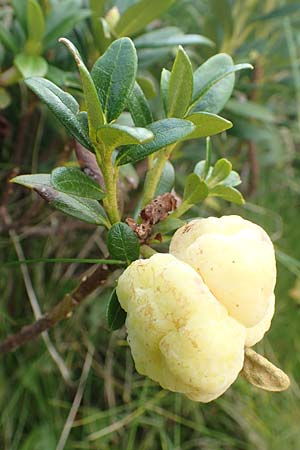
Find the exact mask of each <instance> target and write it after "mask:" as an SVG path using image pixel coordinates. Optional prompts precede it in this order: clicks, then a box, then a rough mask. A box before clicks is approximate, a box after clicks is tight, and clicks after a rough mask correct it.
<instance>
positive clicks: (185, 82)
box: [168, 47, 193, 118]
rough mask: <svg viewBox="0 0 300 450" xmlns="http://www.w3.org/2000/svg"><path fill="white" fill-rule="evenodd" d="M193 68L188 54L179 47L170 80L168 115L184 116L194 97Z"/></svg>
mask: <svg viewBox="0 0 300 450" xmlns="http://www.w3.org/2000/svg"><path fill="white" fill-rule="evenodd" d="M192 93H193V69H192V64H191V61H190V59H189V57H188V55H187V54H186V53H185V51H184V50H183V48H182V47H179V49H178V52H177V55H176V58H175V61H174V64H173V67H172V71H171V76H170V81H169V93H168V98H169V102H168V106H169V110H168V116H169V117H180V118H181V117H183V116H184V114H185V112H186V110H187V108H188V106H189V104H190V102H191V99H192Z"/></svg>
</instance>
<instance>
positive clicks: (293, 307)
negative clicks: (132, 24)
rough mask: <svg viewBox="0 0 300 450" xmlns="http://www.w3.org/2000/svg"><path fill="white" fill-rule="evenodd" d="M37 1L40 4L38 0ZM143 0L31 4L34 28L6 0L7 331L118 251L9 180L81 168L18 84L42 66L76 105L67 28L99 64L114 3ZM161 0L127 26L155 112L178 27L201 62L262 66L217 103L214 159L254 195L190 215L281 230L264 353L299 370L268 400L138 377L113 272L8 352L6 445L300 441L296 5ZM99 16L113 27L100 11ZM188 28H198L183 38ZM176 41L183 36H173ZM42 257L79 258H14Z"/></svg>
mask: <svg viewBox="0 0 300 450" xmlns="http://www.w3.org/2000/svg"><path fill="white" fill-rule="evenodd" d="M29 3H30V4H31V7H32V8H34V7H35V6H34V4H35V2H34V1H30V2H29ZM133 3H136V2H135V1H132V0H122V1H121V0H120V1H113V0H111V1H110V0H109V1H106V2H102V1H93V0H91V1H90V2H88V1H84V0H82V1H80V0H63V1H58V0H51V1H48V0H41V1H40V3H39V4H40V6H41V8H42V10H43V11H44V15H45V17H46V25H45V30H42V31H41V30H39V29H38V28H39V27H38V26H37V12H36V10H33V15H32V17H34V22H32V23H30V20H31V19H30V18H28V14H27V1H25V0H24V1H23V0H15V1H12V2H9V1H4V0H2V1H1V2H0V5H1V10H0V18H1V27H0V41H1V42H2V44H1V46H0V67H1V70H0V105H1V108H2V110H1V111H0V142H1V150H0V151H1V159H0V169H1V172H0V181H1V195H2V197H1V219H0V229H1V237H0V257H1V260H2V262H3V264H2V265H1V267H0V292H1V303H0V334H1V337H2V338H3V339H4V338H5V336H7V335H8V334H9V333H12V332H15V331H17V330H19V329H20V328H21V326H22V325H24V324H27V323H30V322H32V321H33V320H34V316H35V317H37V316H38V315H39V314H40V310H41V311H43V312H44V311H47V310H49V309H50V308H51V306H53V305H55V304H56V303H57V301H58V300H59V299H61V298H62V297H63V295H64V294H65V293H66V292H68V291H69V290H70V289H72V287H73V286H75V285H76V277H77V276H78V275H79V274H81V273H82V272H83V271H84V270H85V269H86V270H88V269H89V268H90V267H88V266H86V265H84V264H83V263H81V262H80V259H82V258H99V257H102V255H103V254H104V255H106V254H107V250H106V247H105V242H104V240H103V237H102V231H101V228H99V229H95V227H94V226H92V225H86V224H83V223H81V222H79V221H76V220H75V219H71V218H67V217H65V216H63V215H62V214H61V213H59V212H56V211H53V210H51V209H50V208H49V207H48V206H47V205H45V203H44V202H43V201H42V199H40V198H38V197H37V196H36V194H34V193H28V192H27V191H25V190H24V189H22V188H21V187H11V185H9V184H8V183H7V182H6V181H7V180H8V179H9V178H11V177H12V176H14V174H16V173H17V170H18V171H19V172H20V173H31V172H32V173H35V172H37V171H38V172H49V171H50V170H51V169H52V168H53V167H54V166H56V165H63V164H69V165H75V164H76V163H75V158H74V155H73V147H74V144H73V141H72V140H70V139H69V137H68V136H67V135H66V133H65V131H64V130H63V129H62V127H61V126H60V125H59V124H58V123H57V121H56V120H55V119H54V117H53V116H52V115H51V114H50V113H49V111H48V110H47V109H46V108H45V107H44V106H43V105H41V104H40V103H39V102H38V100H37V98H36V97H34V95H33V94H32V93H30V92H29V91H28V90H27V88H26V87H25V84H24V83H23V82H22V78H23V77H26V76H27V74H28V71H32V70H35V71H37V72H38V73H43V75H44V74H45V73H47V75H46V76H47V77H48V78H49V79H51V80H53V81H55V82H58V83H59V84H60V85H61V86H62V87H63V88H65V89H68V90H69V91H70V92H72V93H73V94H76V95H77V96H78V97H79V98H80V87H79V86H80V85H79V80H78V78H77V74H76V70H75V64H74V62H73V60H72V58H71V57H70V56H69V54H68V53H67V50H66V49H65V48H64V47H63V46H62V45H59V44H58V43H57V38H58V37H60V36H68V37H69V38H70V39H71V40H72V41H73V42H74V43H75V44H76V46H77V47H78V48H79V49H80V51H81V54H82V55H83V57H84V58H85V61H86V63H87V64H88V66H89V67H91V65H92V63H93V62H94V61H95V59H96V58H97V57H98V56H99V54H101V53H102V52H103V51H104V49H105V48H106V46H107V45H108V42H109V41H110V40H111V39H113V38H114V36H109V34H108V31H107V30H108V28H109V26H110V27H113V26H114V24H115V23H116V19H117V17H118V12H117V10H116V9H111V8H112V7H117V8H118V11H119V12H120V13H121V14H123V13H124V12H125V11H126V9H127V8H128V7H130V5H131V4H133ZM150 3H151V2H148V4H150ZM154 3H155V5H156V4H157V5H160V6H161V5H163V4H167V3H168V4H169V5H168V6H169V8H167V7H166V8H165V10H164V8H162V10H161V11H160V12H161V14H160V15H159V8H158V6H157V9H156V15H154V16H153V20H151V21H150V24H147V23H145V24H144V25H145V26H143V24H142V28H141V29H138V30H133V31H132V33H130V32H129V33H128V34H129V35H130V36H131V37H133V38H135V41H136V44H137V47H138V46H139V45H140V47H139V61H140V66H139V67H140V73H139V76H140V80H141V83H142V84H143V88H144V90H145V92H146V93H147V96H148V98H150V99H151V103H152V107H153V110H154V111H155V114H156V116H157V117H160V108H161V106H160V105H159V104H158V103H157V101H156V92H157V90H158V76H159V74H160V71H161V69H162V67H167V68H170V67H171V65H172V61H173V59H174V54H175V52H176V45H173V44H174V43H175V44H176V39H175V38H176V36H177V40H178V39H179V38H178V36H181V38H180V39H181V41H182V42H186V45H184V47H185V49H186V51H187V52H188V53H189V55H190V57H191V59H192V61H193V63H194V64H195V66H196V65H197V64H199V63H201V62H202V61H204V60H205V59H206V58H207V57H209V56H211V55H213V54H215V53H218V52H227V53H229V54H230V55H231V56H232V57H233V59H234V60H235V62H236V63H239V62H250V63H252V64H253V65H254V67H255V69H254V71H253V72H252V73H250V74H249V73H247V74H246V73H245V74H243V73H242V74H239V75H237V84H236V89H235V91H234V96H233V97H232V99H231V100H230V101H229V102H228V103H227V104H226V106H225V109H224V111H223V112H222V115H223V116H224V117H226V118H228V119H230V120H232V121H233V123H234V127H233V128H232V129H231V130H229V132H227V133H226V135H221V136H218V137H214V138H213V139H212V143H213V149H214V158H215V159H217V157H220V156H225V157H227V158H228V159H230V160H231V161H232V163H233V166H234V169H235V170H237V171H238V172H239V173H240V174H241V177H242V180H243V184H242V189H241V190H242V192H243V194H244V196H245V198H246V200H247V203H246V205H245V206H242V207H237V206H235V207H232V206H230V207H229V206H228V204H226V202H224V201H220V202H219V201H216V200H214V201H212V200H209V201H206V202H205V203H204V205H203V206H202V207H201V208H200V209H199V208H198V209H197V208H194V210H193V214H194V215H195V216H197V215H203V216H207V215H213V214H214V215H222V214H229V213H237V214H240V215H242V216H243V217H246V218H250V219H251V220H253V221H255V222H257V223H259V224H260V225H262V226H263V227H265V229H266V230H267V231H268V232H269V233H270V235H271V236H272V238H273V240H274V243H275V245H276V250H277V257H278V284H277V310H276V314H275V316H274V319H273V326H272V330H271V331H270V332H269V333H268V335H267V337H266V338H265V339H264V341H263V343H261V344H259V345H258V347H259V349H258V350H259V351H260V352H261V353H265V354H266V355H268V356H269V357H270V359H271V360H272V361H273V362H275V363H278V364H279V365H280V367H282V368H283V369H284V370H285V371H286V372H287V373H288V374H289V375H290V377H291V379H292V386H291V388H290V389H289V391H287V392H285V393H281V394H269V393H265V392H262V391H258V390H257V389H255V388H253V387H251V386H250V385H248V384H247V383H246V382H245V381H244V380H243V379H239V380H238V381H237V382H236V383H235V384H234V386H233V387H232V388H231V389H230V390H229V391H228V392H227V393H226V394H225V395H224V396H223V397H221V398H220V399H219V400H217V401H214V402H213V403H211V404H208V405H203V404H197V403H193V402H191V401H189V400H186V399H184V398H183V397H182V396H180V395H175V394H172V393H169V392H165V391H161V390H160V389H159V388H158V387H157V386H156V385H155V384H154V383H153V382H151V381H149V380H147V379H145V378H143V377H140V376H139V375H138V374H137V373H136V372H135V370H134V367H133V363H132V359H131V355H130V351H129V349H128V347H127V344H126V340H125V332H124V330H121V331H118V332H114V333H111V332H110V331H109V330H108V327H107V324H106V320H105V307H106V303H107V300H108V297H109V293H110V291H111V286H112V285H113V280H111V281H110V285H109V286H106V287H105V288H101V289H99V290H98V291H97V293H96V295H93V296H91V297H90V298H89V300H88V301H86V302H85V303H84V304H83V305H82V306H81V307H80V309H78V310H77V311H76V313H75V314H74V315H73V316H72V317H71V318H70V319H69V320H67V321H65V322H63V323H61V324H60V325H58V326H57V327H56V328H55V329H53V330H52V331H51V332H50V334H49V335H46V336H44V339H42V338H41V339H39V340H38V341H36V342H34V343H30V344H27V345H26V346H24V347H22V348H20V349H19V350H17V351H16V352H14V353H12V354H8V355H5V356H4V357H2V360H1V364H0V408H1V417H0V447H1V448H3V449H5V450H41V449H43V450H52V449H53V450H55V449H56V450H58V449H60V450H61V449H63V448H64V449H66V450H73V449H99V450H100V449H118V450H119V449H120V450H131V449H143V450H147V449H152V450H154V449H155V450H156V449H163V450H171V449H172V450H175V449H177V450H179V449H182V450H188V449H205V450H221V449H222V450H225V449H226V450H227V449H228V450H231V449H239V450H242V449H243V450H244V449H245V450H252V449H259V450H268V449H272V450H277V449H278V450H279V449H280V450H281V449H282V448H285V449H286V450H294V449H297V448H299V442H300V428H299V423H300V389H299V382H300V369H299V363H300V356H299V355H300V339H299V320H300V309H299V304H300V261H298V258H299V252H300V244H299V242H300V227H299V209H298V208H299V204H300V202H299V193H300V184H299V171H300V165H299V148H300V30H299V25H300V6H299V3H298V2H293V1H290V2H289V1H286V2H284V1H283V2H282V1H280V0H267V1H264V2H261V1H260V0H231V1H230V0H210V1H208V0H207V1H206V0H178V1H175V2H172V1H169V2H167V1H166V2H163V0H161V1H160V2H154V1H153V4H154ZM102 7H103V10H102ZM103 12H104V15H106V22H104V21H102V22H100V21H98V20H97V17H98V16H99V15H102V13H103ZM32 20H33V19H32ZM166 27H167V30H164V29H165V28H166ZM170 27H172V28H170ZM145 29H147V31H148V32H149V31H150V30H153V29H157V30H161V32H160V33H162V34H160V35H157V36H156V39H157V40H158V41H159V39H160V40H161V41H162V42H163V44H157V41H156V45H155V48H154V45H153V43H154V42H155V39H154V38H153V35H152V36H151V35H150V37H149V36H148V37H147V34H145ZM129 31H131V30H129ZM39 32H41V33H42V34H43V36H44V37H43V40H41V45H40V47H39V48H34V49H32V42H34V41H35V38H36V33H39ZM183 33H185V34H187V35H189V36H190V37H189V38H188V37H186V38H185V39H186V40H185V41H184V40H183V38H182V34H183ZM195 34H200V35H202V36H204V37H206V38H209V39H210V40H212V41H213V42H214V44H215V45H214V46H208V45H204V44H205V40H203V41H202V43H201V42H200V41H201V39H200V40H199V38H198V40H197V39H196V38H192V37H191V35H195ZM147 39H148V41H147ZM167 39H170V41H171V44H172V45H168V46H166V45H165V44H166V40H167ZM172 39H173V41H172ZM145 41H146V44H145ZM143 42H144V44H143ZM147 42H148V44H147ZM149 42H150V44H151V45H150V44H149ZM139 43H140V44H139ZM24 55H25V56H26V57H25V58H24ZM29 55H31V56H32V55H33V56H34V58H33V60H32V59H30V58H29V57H28V56H29ZM29 63H30V64H29ZM32 68H33V69H32ZM203 141H204V140H203ZM204 154H205V148H204V142H201V141H195V142H191V143H189V144H188V145H185V146H184V147H183V148H182V149H181V150H180V151H177V153H176V158H175V166H176V183H177V185H176V188H177V189H178V191H180V190H181V189H182V186H183V182H184V177H185V174H186V173H187V170H191V168H192V167H193V166H194V165H195V163H196V162H197V161H199V160H200V159H203V158H204ZM143 170H144V167H143V164H139V165H138V166H137V172H133V173H127V174H124V176H123V180H122V183H123V190H124V191H125V192H126V191H127V190H128V188H129V187H130V186H134V187H136V188H137V189H138V183H139V176H140V177H142V176H143ZM125 195H126V194H125ZM41 257H43V258H62V257H73V258H75V257H78V262H76V263H73V264H65V263H56V264H55V265H54V264H44V263H43V264H41V263H39V264H38V263H37V264H33V265H30V266H26V267H25V266H20V265H19V266H9V265H8V263H9V262H11V261H15V260H16V259H18V258H19V259H24V258H26V259H34V258H41ZM81 399H82V401H81ZM80 401H81V404H80V406H79V403H80ZM69 431H70V434H69ZM68 436H69V437H68ZM67 437H68V439H67Z"/></svg>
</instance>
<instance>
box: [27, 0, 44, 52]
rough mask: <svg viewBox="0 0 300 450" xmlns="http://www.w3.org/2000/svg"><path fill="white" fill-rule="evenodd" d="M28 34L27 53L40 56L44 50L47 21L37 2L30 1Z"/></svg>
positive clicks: (34, 0) (35, 0)
mask: <svg viewBox="0 0 300 450" xmlns="http://www.w3.org/2000/svg"><path fill="white" fill-rule="evenodd" d="M27 32H28V39H27V42H26V53H27V54H29V55H39V54H40V53H41V52H42V50H43V47H42V42H43V36H44V33H45V19H44V15H43V11H42V9H41V7H40V5H39V3H38V1H37V0H28V9H27Z"/></svg>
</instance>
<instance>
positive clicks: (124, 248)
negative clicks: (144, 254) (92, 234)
mask: <svg viewBox="0 0 300 450" xmlns="http://www.w3.org/2000/svg"><path fill="white" fill-rule="evenodd" d="M107 247H108V250H109V253H110V255H111V256H112V258H114V259H120V260H122V261H127V264H130V263H131V262H132V261H135V260H136V259H138V258H139V256H140V243H139V240H138V237H137V235H136V234H135V233H134V231H133V230H132V229H131V228H130V227H129V226H128V225H126V223H123V222H119V223H115V224H114V225H113V226H112V227H111V229H110V230H109V232H108V235H107Z"/></svg>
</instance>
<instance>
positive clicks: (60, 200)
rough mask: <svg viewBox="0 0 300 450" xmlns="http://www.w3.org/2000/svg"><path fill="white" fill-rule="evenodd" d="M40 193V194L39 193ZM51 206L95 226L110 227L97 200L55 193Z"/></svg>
mask: <svg viewBox="0 0 300 450" xmlns="http://www.w3.org/2000/svg"><path fill="white" fill-rule="evenodd" d="M38 193H40V192H39V191H38ZM49 203H50V205H51V206H53V207H54V208H56V209H59V210H60V211H62V212H63V213H65V214H67V215H69V216H72V217H75V218H76V219H79V220H83V221H84V222H88V223H92V224H94V225H104V226H107V225H108V219H107V216H106V213H105V211H104V209H103V208H102V206H101V205H100V203H98V202H97V200H91V199H89V198H83V197H78V196H75V195H70V194H65V193H64V192H59V191H55V194H54V196H53V199H51V200H50V201H49Z"/></svg>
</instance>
